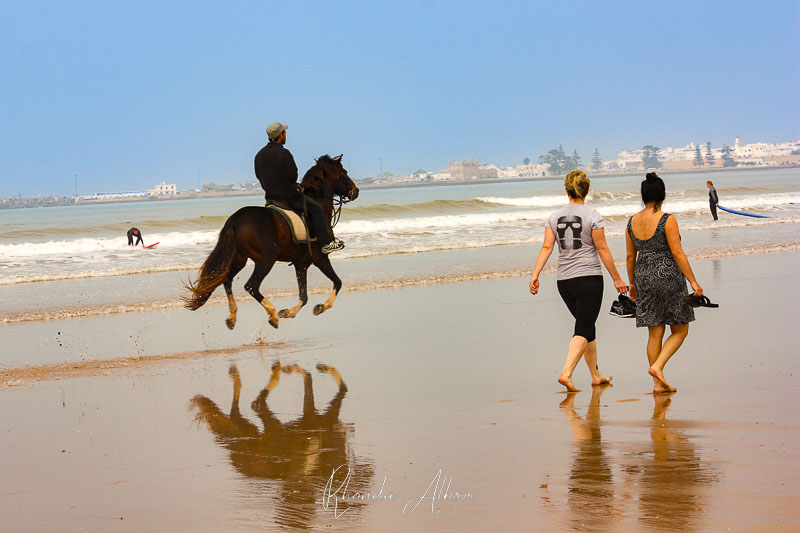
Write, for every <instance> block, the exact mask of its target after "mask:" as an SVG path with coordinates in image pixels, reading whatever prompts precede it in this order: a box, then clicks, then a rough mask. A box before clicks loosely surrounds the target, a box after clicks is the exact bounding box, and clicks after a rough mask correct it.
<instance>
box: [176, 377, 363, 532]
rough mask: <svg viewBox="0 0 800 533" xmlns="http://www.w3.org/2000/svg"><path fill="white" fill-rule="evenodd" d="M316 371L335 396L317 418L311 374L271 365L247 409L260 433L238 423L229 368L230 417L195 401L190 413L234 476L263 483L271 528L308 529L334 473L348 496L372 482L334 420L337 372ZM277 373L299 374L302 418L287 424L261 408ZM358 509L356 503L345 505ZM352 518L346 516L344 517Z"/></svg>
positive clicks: (343, 427) (338, 402) (237, 382)
mask: <svg viewBox="0 0 800 533" xmlns="http://www.w3.org/2000/svg"><path fill="white" fill-rule="evenodd" d="M317 370H318V371H320V372H323V373H326V374H329V375H330V376H331V377H333V379H334V380H335V381H336V383H337V385H338V390H337V392H336V395H335V396H334V397H333V399H332V400H331V401H330V402H329V403H328V405H327V407H326V409H325V410H324V411H322V412H318V411H317V409H316V408H315V406H314V390H313V386H312V378H311V374H310V373H309V372H307V371H305V370H304V369H302V368H301V367H300V366H298V365H289V366H284V367H281V365H280V363H279V362H275V363H274V364H273V365H272V375H271V376H270V379H269V382H268V383H267V386H266V387H264V389H263V390H262V391H261V392H260V393H259V394H258V396H257V397H256V399H255V400H254V401H253V402H252V403H251V407H252V409H253V411H254V412H255V413H256V414H257V415H258V418H260V419H261V423H262V424H263V429H259V427H258V426H257V425H256V424H254V423H253V422H251V421H250V420H249V419H247V418H246V417H244V416H243V415H242V413H241V411H240V409H239V395H240V392H241V388H242V380H241V378H240V376H239V370H238V369H237V368H236V366H235V365H232V366H231V368H230V372H229V374H230V376H231V378H232V380H233V401H232V403H231V408H230V413H229V414H225V413H223V412H222V410H221V409H220V408H219V407H218V406H217V404H216V403H214V402H213V401H212V400H210V399H209V398H207V397H205V396H202V395H199V394H198V395H197V396H195V397H194V398H192V399H191V402H190V408H191V409H192V410H193V411H195V419H196V420H197V421H200V422H205V423H206V425H207V426H208V429H209V431H211V433H212V434H213V435H214V438H215V440H216V441H217V443H218V444H219V445H220V446H221V447H223V448H225V449H227V450H228V452H229V454H230V461H231V464H232V465H233V467H234V468H235V469H236V471H237V472H239V473H240V474H242V475H243V476H245V477H247V478H251V479H254V480H268V481H271V482H272V483H269V488H268V490H269V491H270V492H272V491H274V492H275V499H276V501H275V519H276V522H278V523H280V524H283V525H286V526H290V527H308V526H310V525H312V524H313V523H314V517H315V516H316V509H317V508H322V500H323V493H324V488H325V485H326V483H327V482H328V481H329V480H330V479H331V476H332V473H333V472H334V471H336V469H340V471H344V470H348V471H349V472H350V473H351V474H352V477H351V480H350V487H349V491H350V492H351V493H355V492H358V491H360V492H365V491H367V490H368V487H369V485H370V484H371V481H372V478H373V477H374V468H373V466H372V464H371V463H370V462H368V461H366V460H359V459H358V458H357V457H356V456H355V454H354V453H352V451H349V450H348V446H347V444H348V443H347V441H348V437H349V436H350V435H352V433H353V431H354V428H353V425H352V424H346V423H343V422H341V421H340V420H339V411H340V409H341V406H342V401H343V400H344V397H345V395H346V394H347V386H346V385H345V383H344V381H343V380H342V377H341V375H340V374H339V371H338V370H336V369H335V368H333V367H329V366H327V365H324V364H318V365H317ZM282 373H287V374H299V375H300V376H302V378H303V383H304V393H303V414H302V415H301V416H300V417H299V418H297V419H295V420H292V421H290V422H286V423H284V422H281V421H280V420H279V419H278V418H277V417H276V416H275V414H274V413H273V412H272V411H271V410H270V408H269V407H268V405H267V398H268V396H269V393H270V392H271V391H272V390H273V389H274V388H275V387H276V386H277V385H278V383H279V381H280V377H281V374H282ZM348 507H349V508H354V509H358V508H359V507H361V505H360V504H359V503H358V502H353V503H352V504H351V503H349V502H348ZM347 514H348V515H350V516H352V513H347Z"/></svg>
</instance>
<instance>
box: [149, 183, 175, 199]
mask: <svg viewBox="0 0 800 533" xmlns="http://www.w3.org/2000/svg"><path fill="white" fill-rule="evenodd" d="M177 192H178V188H177V187H176V186H175V184H174V183H167V182H166V181H162V182H161V183H159V184H158V185H156V186H155V187H153V188H152V189H150V191H149V193H150V196H166V195H174V194H176V193H177Z"/></svg>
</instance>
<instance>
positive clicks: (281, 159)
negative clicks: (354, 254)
mask: <svg viewBox="0 0 800 533" xmlns="http://www.w3.org/2000/svg"><path fill="white" fill-rule="evenodd" d="M288 127H289V126H287V125H286V124H281V123H280V122H273V123H272V124H270V125H269V126H267V136H268V137H269V143H268V144H267V145H266V146H264V147H263V148H262V149H261V150H259V151H258V153H257V154H256V157H255V172H256V178H258V181H259V182H260V183H261V187H262V188H263V189H264V198H265V199H266V200H267V201H270V200H280V201H283V202H285V203H286V204H287V205H288V206H289V207H290V208H291V209H292V210H294V211H297V212H298V213H302V212H303V204H305V211H306V212H307V213H308V218H309V222H310V224H311V227H312V228H313V229H314V233H315V234H316V236H317V240H318V241H319V244H320V246H322V253H324V254H329V253H331V252H336V251H338V250H341V249H342V248H344V243H343V242H342V241H340V240H339V239H334V238H333V234H332V232H331V228H330V226H329V224H328V221H326V220H325V212H324V211H323V210H322V207H321V206H320V205H319V204H318V203H317V202H315V201H314V200H312V199H311V198H310V197H309V196H306V195H304V194H303V193H302V192H301V191H300V189H299V187H298V186H297V165H296V164H295V162H294V157H293V156H292V153H291V152H290V151H289V150H287V149H286V148H284V144H286V129H287V128H288Z"/></svg>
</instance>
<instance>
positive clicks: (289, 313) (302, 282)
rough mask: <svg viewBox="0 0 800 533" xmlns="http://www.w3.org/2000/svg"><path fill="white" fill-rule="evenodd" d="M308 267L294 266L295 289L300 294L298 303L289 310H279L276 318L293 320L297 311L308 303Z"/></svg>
mask: <svg viewBox="0 0 800 533" xmlns="http://www.w3.org/2000/svg"><path fill="white" fill-rule="evenodd" d="M308 267H309V265H298V264H297V263H295V265H294V273H295V274H296V275H297V289H298V291H299V292H300V301H299V302H297V305H295V306H294V307H292V308H291V309H281V311H280V313H278V316H279V317H281V318H294V317H296V316H297V313H298V311H300V309H302V307H303V306H304V305H306V304H307V303H308Z"/></svg>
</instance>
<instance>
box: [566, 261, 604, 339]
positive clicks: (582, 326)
mask: <svg viewBox="0 0 800 533" xmlns="http://www.w3.org/2000/svg"><path fill="white" fill-rule="evenodd" d="M556 284H557V285H558V294H560V295H561V299H562V300H564V303H565V304H567V308H568V309H569V312H570V313H572V316H574V317H575V335H579V336H581V337H583V338H585V339H586V340H587V341H588V342H592V341H593V340H595V339H596V338H597V336H596V335H595V328H594V323H595V322H597V316H598V315H599V314H600V306H601V305H603V276H600V275H597V276H581V277H578V278H571V279H562V280H559V281H558V282H557V283H556Z"/></svg>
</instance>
